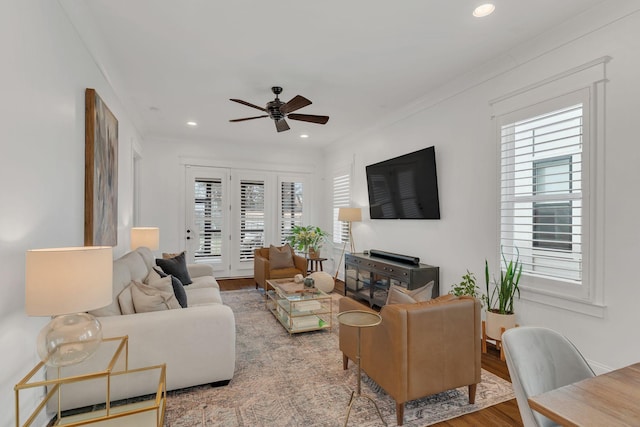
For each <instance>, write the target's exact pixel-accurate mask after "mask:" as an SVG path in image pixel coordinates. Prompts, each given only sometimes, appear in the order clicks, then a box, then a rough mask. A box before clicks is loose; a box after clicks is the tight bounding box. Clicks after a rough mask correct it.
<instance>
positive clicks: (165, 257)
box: [162, 251, 184, 259]
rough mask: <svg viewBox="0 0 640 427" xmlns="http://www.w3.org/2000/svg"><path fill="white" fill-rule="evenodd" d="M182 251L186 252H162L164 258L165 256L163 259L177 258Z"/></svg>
mask: <svg viewBox="0 0 640 427" xmlns="http://www.w3.org/2000/svg"><path fill="white" fill-rule="evenodd" d="M181 253H184V251H183V252H176V253H174V254H170V253H169V254H168V253H166V252H162V258H163V259H171V258H175V257H177V256H178V255H180V254H181Z"/></svg>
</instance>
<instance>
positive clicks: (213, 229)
mask: <svg viewBox="0 0 640 427" xmlns="http://www.w3.org/2000/svg"><path fill="white" fill-rule="evenodd" d="M228 188H229V170H227V169H219V168H210V167H200V166H187V168H186V189H185V190H186V191H185V194H186V215H185V218H186V224H185V238H186V244H185V247H186V249H187V258H188V261H189V262H192V263H206V264H211V265H212V266H213V268H214V270H215V271H216V275H227V274H229V270H230V266H229V256H230V245H229V241H230V240H229V239H230V233H229V218H230V216H229V208H230V203H229V195H228Z"/></svg>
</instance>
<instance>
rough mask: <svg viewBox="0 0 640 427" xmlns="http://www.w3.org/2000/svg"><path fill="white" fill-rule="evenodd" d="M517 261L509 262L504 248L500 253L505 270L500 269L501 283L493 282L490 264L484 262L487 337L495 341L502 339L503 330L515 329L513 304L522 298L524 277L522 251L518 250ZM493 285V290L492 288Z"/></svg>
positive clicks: (494, 280)
mask: <svg viewBox="0 0 640 427" xmlns="http://www.w3.org/2000/svg"><path fill="white" fill-rule="evenodd" d="M516 252H517V255H516V259H515V261H514V260H509V261H507V258H506V256H505V255H504V251H503V250H502V248H501V249H500V253H501V256H502V262H503V268H501V269H500V281H498V280H496V278H495V277H494V279H493V281H491V280H490V276H489V263H488V262H487V260H485V262H484V265H485V267H484V278H485V284H486V287H487V289H486V290H487V293H486V295H483V299H484V301H485V303H486V304H487V321H486V333H487V336H489V337H490V338H494V339H500V338H501V337H502V328H504V329H505V330H507V329H510V328H513V327H515V325H516V320H515V313H514V310H513V302H514V300H515V298H516V296H517V297H518V298H520V288H518V284H519V283H520V276H521V275H522V263H521V262H520V251H518V248H516ZM491 285H493V288H491Z"/></svg>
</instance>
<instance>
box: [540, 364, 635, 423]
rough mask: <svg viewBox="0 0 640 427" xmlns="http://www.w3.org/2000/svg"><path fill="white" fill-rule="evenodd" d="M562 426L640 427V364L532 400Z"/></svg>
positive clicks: (567, 386) (543, 412) (543, 413)
mask: <svg viewBox="0 0 640 427" xmlns="http://www.w3.org/2000/svg"><path fill="white" fill-rule="evenodd" d="M528 401H529V406H530V407H531V409H533V410H535V411H537V412H539V413H541V414H542V415H544V416H546V417H547V418H550V419H551V420H553V421H555V422H556V423H558V424H560V425H562V426H640V363H636V364H633V365H630V366H627V367H624V368H621V369H616V370H615V371H611V372H608V373H606V374H603V375H597V376H595V377H592V378H587V379H585V380H582V381H579V382H577V383H574V384H569V385H566V386H564V387H560V388H558V389H555V390H551V391H548V392H546V393H543V394H540V395H538V396H533V397H530V398H529V399H528Z"/></svg>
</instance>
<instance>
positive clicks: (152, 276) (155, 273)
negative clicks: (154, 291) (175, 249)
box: [144, 268, 187, 308]
mask: <svg viewBox="0 0 640 427" xmlns="http://www.w3.org/2000/svg"><path fill="white" fill-rule="evenodd" d="M165 277H171V286H172V287H173V294H174V295H175V296H176V299H177V300H178V302H179V303H180V307H182V308H186V307H187V293H186V292H185V290H184V286H183V285H182V282H181V281H180V279H178V278H177V277H175V276H169V275H167V274H166V273H165V272H164V271H162V270H160V269H156V268H152V269H151V271H150V272H149V274H148V275H147V278H146V279H144V283H146V284H147V285H151V286H153V283H152V282H155V281H156V280H160V279H163V278H165Z"/></svg>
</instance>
